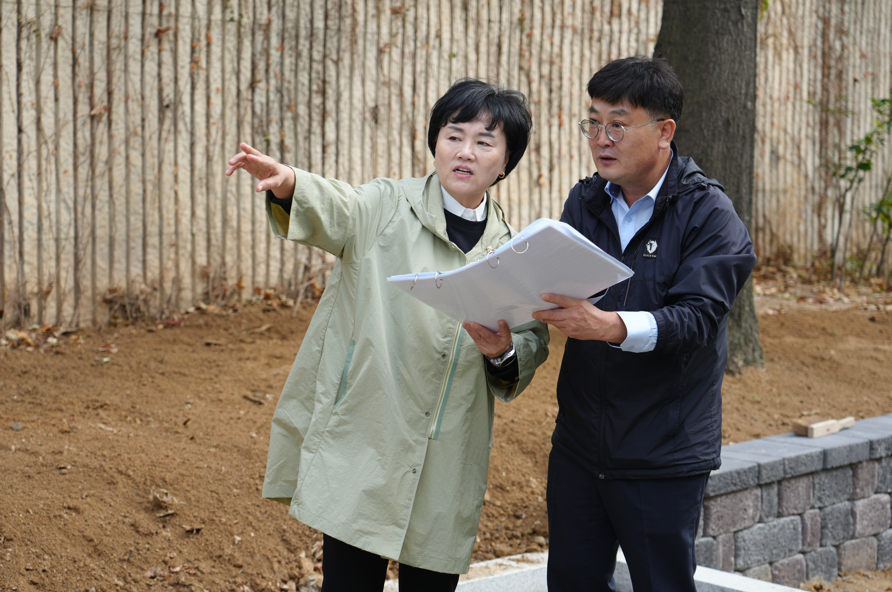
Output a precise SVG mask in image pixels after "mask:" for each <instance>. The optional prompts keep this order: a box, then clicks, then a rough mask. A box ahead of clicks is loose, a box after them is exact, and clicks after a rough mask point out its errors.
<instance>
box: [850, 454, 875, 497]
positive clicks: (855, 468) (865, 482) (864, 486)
mask: <svg viewBox="0 0 892 592" xmlns="http://www.w3.org/2000/svg"><path fill="white" fill-rule="evenodd" d="M876 490H877V463H876V461H875V460H866V461H864V462H861V463H856V464H854V465H852V499H864V498H865V497H868V496H870V495H873V494H874V492H875V491H876Z"/></svg>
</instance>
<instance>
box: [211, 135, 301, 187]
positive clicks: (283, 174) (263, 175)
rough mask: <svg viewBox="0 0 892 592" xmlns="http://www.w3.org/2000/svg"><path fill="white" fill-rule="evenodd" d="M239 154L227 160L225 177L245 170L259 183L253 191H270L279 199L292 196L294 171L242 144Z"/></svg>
mask: <svg viewBox="0 0 892 592" xmlns="http://www.w3.org/2000/svg"><path fill="white" fill-rule="evenodd" d="M239 147H240V148H241V149H242V151H241V152H239V153H238V154H236V155H235V156H233V157H232V158H230V159H229V168H228V169H226V176H227V177H228V176H230V175H232V173H234V172H235V171H237V170H238V169H245V170H246V171H248V172H249V173H250V174H251V176H252V177H254V178H255V179H257V180H258V181H260V182H259V183H257V187H255V189H254V191H256V192H257V193H260V192H263V191H272V192H273V195H275V196H276V197H278V198H279V199H287V198H289V197H291V196H292V195H294V171H293V170H291V167H288V166H285V165H283V164H279V163H278V162H276V160H275V159H274V158H273V157H271V156H267V155H266V154H263V153H262V152H260V151H259V150H257V149H255V148H253V147H252V146H249V145H248V144H246V143H245V142H242V143H241V144H240V145H239Z"/></svg>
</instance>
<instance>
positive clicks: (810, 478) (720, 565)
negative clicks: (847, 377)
mask: <svg viewBox="0 0 892 592" xmlns="http://www.w3.org/2000/svg"><path fill="white" fill-rule="evenodd" d="M890 494H892V414H889V415H885V416H881V417H873V418H870V419H865V420H861V421H858V422H856V423H855V425H854V427H852V428H849V429H847V430H843V431H841V432H839V433H837V434H833V435H830V436H824V437H822V438H805V437H801V436H796V435H794V434H792V433H789V434H782V435H779V436H770V437H768V438H761V439H759V440H752V441H749V442H741V443H739V444H731V445H728V446H723V447H722V467H721V468H720V469H719V470H717V471H713V472H712V474H711V475H710V476H709V483H708V485H707V488H706V499H705V500H704V502H703V512H702V513H701V518H700V520H701V524H700V528H699V529H698V535H697V536H698V538H697V542H696V552H697V563H698V565H702V566H705V567H711V568H715V569H721V570H724V571H736V572H740V573H742V574H744V575H746V576H749V577H753V578H758V579H762V580H767V581H771V582H774V583H776V584H782V585H785V586H790V587H793V588H798V587H799V584H800V583H801V582H803V581H805V580H812V579H816V578H823V579H824V580H826V581H830V580H832V579H833V578H835V577H837V575H838V574H839V572H850V571H855V570H859V569H870V570H873V569H888V568H890V567H892V496H890Z"/></svg>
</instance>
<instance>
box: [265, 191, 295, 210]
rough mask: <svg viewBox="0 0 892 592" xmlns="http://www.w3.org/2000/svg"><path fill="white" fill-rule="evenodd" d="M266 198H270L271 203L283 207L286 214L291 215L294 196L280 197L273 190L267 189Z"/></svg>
mask: <svg viewBox="0 0 892 592" xmlns="http://www.w3.org/2000/svg"><path fill="white" fill-rule="evenodd" d="M266 199H268V200H269V202H270V203H271V204H274V205H277V206H279V207H280V208H282V209H283V210H285V213H286V214H289V215H290V214H291V204H292V202H293V201H294V199H293V198H291V197H286V198H278V197H276V196H275V194H273V192H272V191H269V190H267V192H266Z"/></svg>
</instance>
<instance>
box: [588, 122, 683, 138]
mask: <svg viewBox="0 0 892 592" xmlns="http://www.w3.org/2000/svg"><path fill="white" fill-rule="evenodd" d="M658 121H666V119H665V118H661V119H654V120H653V121H648V122H647V123H642V124H641V125H633V126H632V127H626V126H624V125H623V124H621V123H620V122H618V121H612V122H610V123H608V124H607V125H601V124H600V123H598V122H597V121H595V120H593V119H583V120H582V121H580V122H579V129H581V130H582V135H583V136H585V137H586V138H588V139H590V140H594V139H595V138H597V137H598V134H600V133H601V128H602V127H603V128H605V129H606V131H607V137H608V138H610V141H611V142H619V141H620V140H622V139H623V137H624V136H625V135H626V130H633V129H635V128H636V127H643V126H645V125H649V124H651V123H657V122H658Z"/></svg>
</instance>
